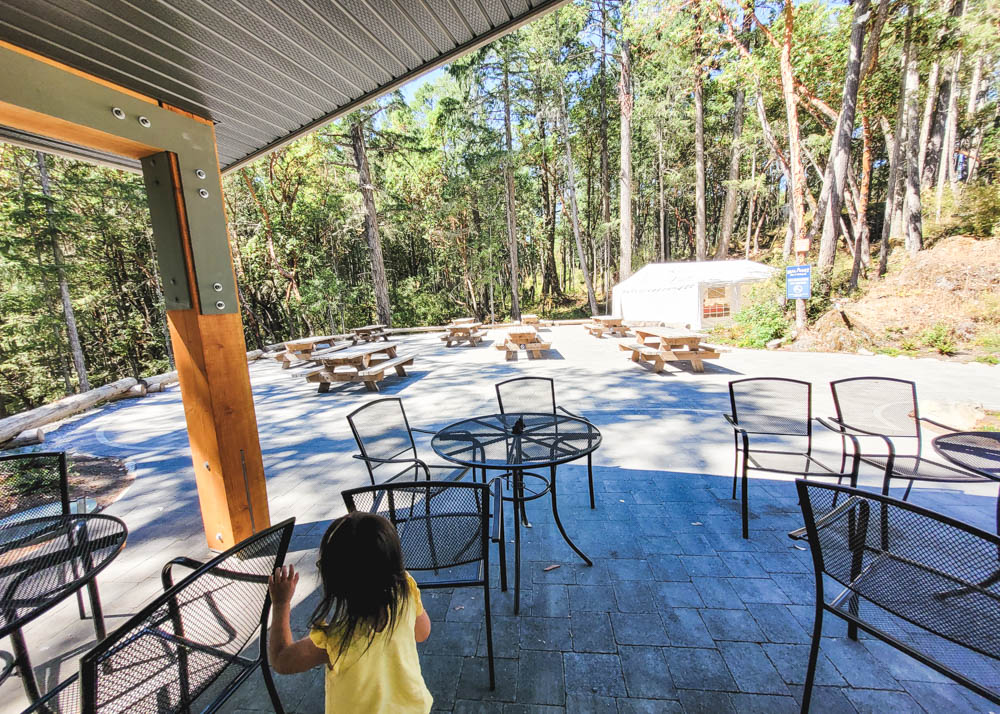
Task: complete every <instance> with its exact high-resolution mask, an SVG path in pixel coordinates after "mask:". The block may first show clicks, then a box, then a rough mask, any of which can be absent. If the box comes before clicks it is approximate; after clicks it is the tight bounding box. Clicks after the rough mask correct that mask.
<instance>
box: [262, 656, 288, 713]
mask: <svg viewBox="0 0 1000 714" xmlns="http://www.w3.org/2000/svg"><path fill="white" fill-rule="evenodd" d="M260 673H261V674H262V675H264V686H265V687H267V693H268V695H269V696H270V697H271V706H272V707H274V714H285V708H284V707H283V706H281V699H279V698H278V690H277V689H276V688H275V686H274V676H273V675H272V674H271V667H270V666H269V665H268V663H267V660H265V661H264V662H262V663H261V665H260Z"/></svg>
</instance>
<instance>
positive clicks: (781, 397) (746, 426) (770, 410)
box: [722, 377, 858, 538]
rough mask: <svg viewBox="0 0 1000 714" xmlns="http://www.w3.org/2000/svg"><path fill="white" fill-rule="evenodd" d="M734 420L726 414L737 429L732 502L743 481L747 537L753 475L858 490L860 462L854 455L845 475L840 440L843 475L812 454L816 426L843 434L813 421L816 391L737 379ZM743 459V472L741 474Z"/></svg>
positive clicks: (789, 383)
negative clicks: (828, 480) (830, 482)
mask: <svg viewBox="0 0 1000 714" xmlns="http://www.w3.org/2000/svg"><path fill="white" fill-rule="evenodd" d="M729 404H730V407H731V408H732V413H731V414H723V415H722V416H723V417H725V419H726V421H727V422H729V425H730V426H731V427H732V428H733V445H734V447H735V459H734V463H733V498H736V485H737V482H738V480H739V476H740V475H742V482H741V483H742V491H741V493H742V520H743V537H744V538H749V537H750V525H749V520H750V494H749V484H748V480H747V474H748V472H749V471H770V472H772V473H783V474H795V475H800V476H805V477H807V478H808V477H809V476H825V477H832V478H836V479H837V481H838V483H839V482H840V480H841V479H842V478H843V477H844V476H847V477H849V478H850V480H851V485H852V486H854V485H856V484H857V477H858V458H857V454H856V453H855V454H854V456H853V457H852V460H851V469H850V470H849V471H845V470H844V467H845V465H846V451H844V448H845V446H844V440H845V439H846V438H851V439H853V437H850V436H847V435H841V465H840V469H839V470H836V469H832V468H830V467H829V466H827V465H826V464H824V463H822V462H821V461H818V460H817V459H816V458H815V457H814V456H813V454H812V437H813V422H814V421H816V422H818V423H819V424H821V425H822V426H823V427H824V428H826V429H829V430H830V431H833V432H835V433H838V434H840V433H841V432H840V430H839V429H834V428H833V427H832V426H830V425H829V424H827V423H826V422H824V421H823V420H822V419H819V418H817V417H814V416H813V415H812V385H811V384H810V383H809V382H802V381H800V380H797V379H784V378H782V377H757V378H751V379H737V380H734V381H732V382H730V383H729ZM741 455H742V456H743V458H742V469H741V468H740V464H741V459H740V456H741Z"/></svg>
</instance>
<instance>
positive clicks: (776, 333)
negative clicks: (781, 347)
mask: <svg viewBox="0 0 1000 714" xmlns="http://www.w3.org/2000/svg"><path fill="white" fill-rule="evenodd" d="M784 285H785V275H784V272H782V271H779V273H778V274H777V275H776V276H775V277H774V278H772V279H771V280H768V281H765V282H762V283H759V284H757V285H755V286H753V288H751V290H750V291H749V293H748V294H747V296H746V297H745V299H744V305H743V309H741V310H740V311H739V312H738V313H736V314H735V315H734V316H733V323H734V324H733V326H732V327H731V328H728V332H729V339H730V340H731V341H732V342H733V343H734V344H736V345H738V346H739V347H755V348H758V349H760V348H763V347H765V346H767V343H768V342H770V341H771V340H776V339H778V338H781V337H784V336H785V334H786V333H787V332H788V328H789V326H790V323H789V319H788V317H787V315H786V313H785V308H784V307H783V305H782V300H781V298H782V297H783V296H784V290H785V287H784Z"/></svg>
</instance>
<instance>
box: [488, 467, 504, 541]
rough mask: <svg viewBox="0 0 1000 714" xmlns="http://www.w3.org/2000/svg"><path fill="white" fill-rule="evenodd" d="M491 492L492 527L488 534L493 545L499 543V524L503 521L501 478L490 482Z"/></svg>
mask: <svg viewBox="0 0 1000 714" xmlns="http://www.w3.org/2000/svg"><path fill="white" fill-rule="evenodd" d="M490 488H491V489H492V491H493V527H492V531H491V533H490V540H491V541H493V542H494V543H499V542H500V522H501V520H502V519H503V482H502V481H501V477H499V476H498V477H497V478H495V479H493V480H492V481H491V482H490Z"/></svg>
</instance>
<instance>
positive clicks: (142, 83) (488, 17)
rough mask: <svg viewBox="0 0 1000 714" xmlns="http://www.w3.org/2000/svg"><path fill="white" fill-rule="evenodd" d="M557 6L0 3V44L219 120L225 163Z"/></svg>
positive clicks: (425, 0)
mask: <svg viewBox="0 0 1000 714" xmlns="http://www.w3.org/2000/svg"><path fill="white" fill-rule="evenodd" d="M564 2H566V0H271V1H270V2H269V1H268V0H133V1H132V2H128V1H126V0H46V2H38V0H0V39H3V40H6V41H7V42H10V43H12V44H15V45H18V46H20V47H24V48H26V49H29V50H32V51H34V52H37V53H39V54H42V55H45V56H46V57H49V58H51V59H54V60H57V61H59V62H63V63H65V64H67V65H70V66H72V67H75V68H77V69H79V70H82V71H84V72H88V73H90V74H93V75H96V76H98V77H101V78H103V79H106V80H108V81H111V82H114V83H116V84H119V85H121V86H123V87H126V88H128V89H132V90H134V91H137V92H141V93H142V94H145V95H148V96H151V97H153V98H155V99H158V100H160V101H163V102H166V103H167V104H171V105H173V106H176V107H179V108H181V109H184V110H187V111H190V112H192V113H194V114H197V115H199V116H203V117H206V118H209V119H212V120H214V121H215V122H216V136H217V139H218V144H219V161H220V163H221V165H222V168H223V170H231V169H233V168H236V167H238V166H240V165H241V164H243V163H245V162H246V161H248V160H252V159H253V158H255V157H257V156H260V155H261V154H263V153H266V152H267V151H269V150H271V149H273V148H275V147H277V146H280V145H281V144H283V143H285V142H287V141H289V140H291V139H293V138H295V137H296V136H299V135H301V134H302V133H305V132H307V131H310V130H312V129H315V128H316V127H318V126H320V125H322V124H323V123H325V122H327V121H330V120H332V119H334V118H336V117H337V116H340V115H341V114H344V113H345V112H348V111H351V110H352V109H354V108H355V107H357V106H359V105H361V104H364V103H365V102H368V101H371V100H372V99H374V98H375V97H377V96H378V95H379V94H382V93H384V92H387V91H390V90H392V89H393V88H395V87H398V86H399V85H401V84H403V83H405V82H407V81H409V80H410V79H413V78H415V77H416V76H418V75H420V74H422V73H423V72H426V71H428V70H430V69H432V68H433V67H435V66H438V65H441V64H443V63H445V62H448V61H450V60H453V59H455V58H456V57H459V56H461V55H462V54H464V53H466V52H469V51H471V50H472V49H475V48H476V47H478V46H480V45H482V44H484V43H486V42H489V41H491V40H493V39H495V38H497V37H499V36H501V35H503V34H504V33H506V32H509V31H510V30H512V29H514V28H516V27H517V26H518V25H520V24H522V23H523V22H526V21H527V20H530V19H531V18H533V17H535V16H537V15H539V14H541V13H543V12H546V11H548V10H550V9H552V8H554V7H557V6H559V5H561V4H563V3H564Z"/></svg>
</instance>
